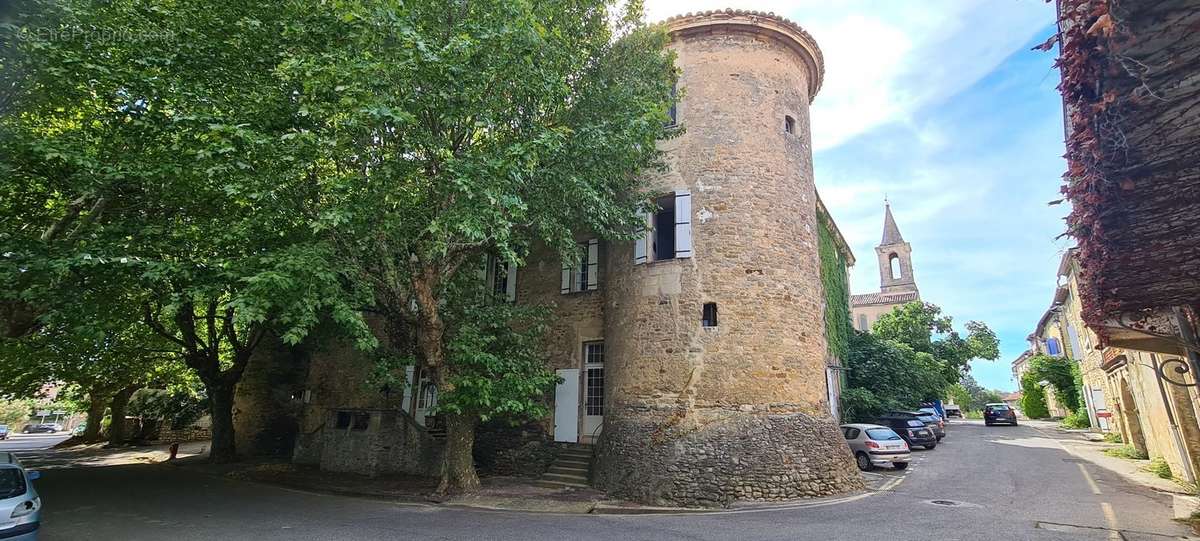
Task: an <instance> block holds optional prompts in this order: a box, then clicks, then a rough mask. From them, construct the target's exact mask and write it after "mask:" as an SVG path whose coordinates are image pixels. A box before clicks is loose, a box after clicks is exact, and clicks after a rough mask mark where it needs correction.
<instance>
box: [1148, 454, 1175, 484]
mask: <svg viewBox="0 0 1200 541" xmlns="http://www.w3.org/2000/svg"><path fill="white" fill-rule="evenodd" d="M1145 470H1146V471H1148V472H1150V473H1153V474H1154V475H1157V476H1159V477H1160V478H1163V479H1173V478H1174V477H1175V474H1174V473H1172V472H1171V465H1170V464H1167V461H1166V460H1164V459H1163V457H1161V456H1156V457H1154V460H1151V461H1150V464H1148V465H1146V468H1145Z"/></svg>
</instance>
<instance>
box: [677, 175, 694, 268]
mask: <svg viewBox="0 0 1200 541" xmlns="http://www.w3.org/2000/svg"><path fill="white" fill-rule="evenodd" d="M675 257H680V258H682V257H692V193H691V192H688V191H686V190H684V191H678V192H675Z"/></svg>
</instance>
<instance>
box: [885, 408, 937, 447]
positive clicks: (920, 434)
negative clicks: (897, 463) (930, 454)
mask: <svg viewBox="0 0 1200 541" xmlns="http://www.w3.org/2000/svg"><path fill="white" fill-rule="evenodd" d="M876 424H881V425H883V426H886V427H888V428H890V429H892V430H893V431H895V432H896V433H897V434H899V435H900V437H901V438H904V441H906V442H908V446H909V447H917V446H921V447H924V448H926V449H933V448H934V447H937V442H938V440H937V436H935V435H934V434H933V429H931V428H929V427H928V426H925V422H924V421H921V419H920V418H919V417H918V416H917V415H916V414H915V413H910V412H889V413H886V414H884V415H883V416H882V417H880V418H879V420H878V421H877V422H876Z"/></svg>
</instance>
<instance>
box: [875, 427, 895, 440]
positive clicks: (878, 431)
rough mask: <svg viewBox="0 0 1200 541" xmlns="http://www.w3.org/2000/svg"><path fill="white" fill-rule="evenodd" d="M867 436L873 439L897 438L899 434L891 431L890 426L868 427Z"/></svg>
mask: <svg viewBox="0 0 1200 541" xmlns="http://www.w3.org/2000/svg"><path fill="white" fill-rule="evenodd" d="M867 437H869V438H871V439H873V440H875V441H889V440H898V439H900V435H899V434H897V433H895V432H893V431H892V429H890V428H868V429H867Z"/></svg>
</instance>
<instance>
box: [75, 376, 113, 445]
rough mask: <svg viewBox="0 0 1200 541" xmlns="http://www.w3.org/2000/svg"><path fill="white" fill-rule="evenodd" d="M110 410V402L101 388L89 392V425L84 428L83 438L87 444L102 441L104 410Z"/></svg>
mask: <svg viewBox="0 0 1200 541" xmlns="http://www.w3.org/2000/svg"><path fill="white" fill-rule="evenodd" d="M106 408H108V400H107V399H106V398H105V397H104V393H103V392H101V391H100V389H99V388H96V389H92V390H90V391H88V410H87V425H86V426H84V428H83V436H81V438H82V439H83V441H85V442H87V443H92V442H97V441H100V425H101V424H103V423H104V410H105V409H106Z"/></svg>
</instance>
